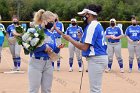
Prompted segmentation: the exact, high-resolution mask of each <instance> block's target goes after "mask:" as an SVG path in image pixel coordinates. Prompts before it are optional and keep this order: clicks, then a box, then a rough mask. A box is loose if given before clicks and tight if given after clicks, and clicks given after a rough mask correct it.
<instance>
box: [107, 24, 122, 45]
mask: <svg viewBox="0 0 140 93" xmlns="http://www.w3.org/2000/svg"><path fill="white" fill-rule="evenodd" d="M105 35H114V36H116V37H117V36H120V35H123V32H122V30H121V29H120V28H119V27H118V26H115V27H113V28H112V27H108V28H107V29H106V32H105ZM108 42H111V43H115V42H120V39H115V40H113V39H111V38H109V39H108Z"/></svg>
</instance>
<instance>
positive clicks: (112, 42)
mask: <svg viewBox="0 0 140 93" xmlns="http://www.w3.org/2000/svg"><path fill="white" fill-rule="evenodd" d="M109 43H119V42H109Z"/></svg>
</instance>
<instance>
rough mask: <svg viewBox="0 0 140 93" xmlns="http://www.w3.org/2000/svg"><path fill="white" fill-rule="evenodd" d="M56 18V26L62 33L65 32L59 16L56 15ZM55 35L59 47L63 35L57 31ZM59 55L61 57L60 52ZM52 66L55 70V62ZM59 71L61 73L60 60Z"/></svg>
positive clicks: (58, 62)
mask: <svg viewBox="0 0 140 93" xmlns="http://www.w3.org/2000/svg"><path fill="white" fill-rule="evenodd" d="M55 16H56V18H55V25H56V27H57V28H58V29H59V30H60V31H61V32H64V26H63V23H62V22H60V21H59V18H58V15H57V14H55ZM52 30H53V29H52ZM53 34H54V36H55V39H56V43H57V45H61V35H60V34H59V33H58V32H57V31H56V30H53ZM59 55H60V52H59ZM52 66H53V69H54V70H55V66H54V62H52ZM57 71H60V59H58V60H57Z"/></svg>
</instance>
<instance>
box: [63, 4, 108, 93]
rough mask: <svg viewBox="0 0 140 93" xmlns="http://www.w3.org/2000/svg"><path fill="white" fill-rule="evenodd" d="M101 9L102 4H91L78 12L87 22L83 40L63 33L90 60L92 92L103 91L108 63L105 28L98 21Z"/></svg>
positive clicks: (89, 73) (98, 92)
mask: <svg viewBox="0 0 140 93" xmlns="http://www.w3.org/2000/svg"><path fill="white" fill-rule="evenodd" d="M101 10H102V8H101V6H99V5H95V4H90V5H88V6H86V7H85V9H84V10H83V11H82V12H79V13H78V14H79V15H81V16H82V17H83V20H84V23H86V27H85V30H84V32H83V35H82V38H81V42H77V41H75V40H74V39H73V38H71V37H70V36H68V35H63V38H65V39H66V40H68V41H69V42H71V43H72V44H73V45H74V46H76V47H77V48H79V49H80V50H82V56H84V57H86V59H87V61H88V75H89V84H90V93H101V86H102V76H103V72H104V70H105V68H106V67H107V63H108V56H107V53H106V44H105V38H104V29H103V27H102V25H101V24H100V22H98V21H97V14H98V13H99V12H100V11H101Z"/></svg>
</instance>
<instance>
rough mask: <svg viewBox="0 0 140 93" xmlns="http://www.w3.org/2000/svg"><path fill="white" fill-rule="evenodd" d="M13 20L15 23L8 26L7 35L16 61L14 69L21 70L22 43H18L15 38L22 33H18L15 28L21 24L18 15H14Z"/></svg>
mask: <svg viewBox="0 0 140 93" xmlns="http://www.w3.org/2000/svg"><path fill="white" fill-rule="evenodd" d="M12 21H13V24H11V25H9V26H8V27H7V33H6V37H7V39H8V43H9V47H10V51H11V54H12V57H13V62H14V69H13V70H16V71H19V70H20V63H21V58H20V51H21V45H18V43H17V41H16V38H15V37H16V36H20V34H19V33H17V32H16V30H15V27H16V26H18V25H19V22H18V18H17V17H13V19H12Z"/></svg>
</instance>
